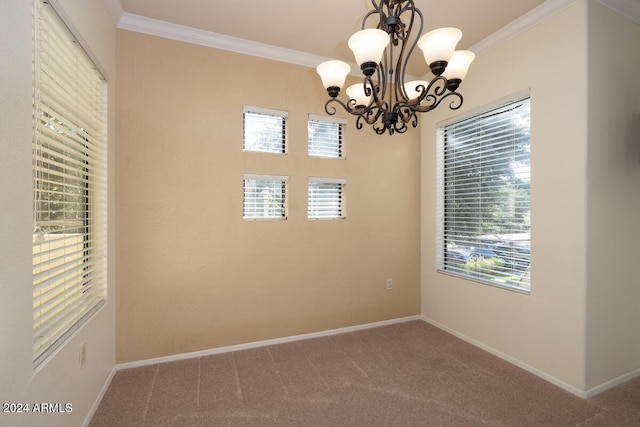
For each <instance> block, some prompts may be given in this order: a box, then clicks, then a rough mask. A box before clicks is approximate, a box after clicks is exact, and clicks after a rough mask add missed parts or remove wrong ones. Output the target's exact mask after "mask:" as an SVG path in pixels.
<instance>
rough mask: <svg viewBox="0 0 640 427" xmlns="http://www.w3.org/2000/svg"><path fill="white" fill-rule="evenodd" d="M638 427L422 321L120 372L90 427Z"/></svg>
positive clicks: (602, 399) (613, 395)
mask: <svg viewBox="0 0 640 427" xmlns="http://www.w3.org/2000/svg"><path fill="white" fill-rule="evenodd" d="M103 426H104V427H119V426H136V427H146V426H149V427H160V426H167V427H169V426H170V427H184V426H202V427H204V426H207V427H209V426H214V427H215V426H233V427H235V426H349V427H358V426H367V427H375V426H589V427H591V426H616V427H619V426H640V378H636V379H634V380H632V381H629V382H627V383H625V384H622V385H619V386H617V387H616V388H613V389H610V390H608V391H606V392H603V393H600V394H599V395H597V396H595V397H593V398H590V399H581V398H579V397H576V396H574V395H573V394H571V393H568V392H566V391H564V390H562V389H560V388H558V387H556V386H554V385H552V384H550V383H548V382H546V381H545V380H543V379H541V378H539V377H537V376H535V375H533V374H531V373H529V372H527V371H525V370H523V369H520V368H518V367H516V366H514V365H512V364H510V363H508V362H505V361H504V360H501V359H499V358H497V357H495V356H493V355H491V354H489V353H487V352H485V351H483V350H481V349H479V348H477V347H475V346H473V345H471V344H468V343H466V342H465V341H462V340H460V339H458V338H456V337H454V336H452V335H450V334H448V333H446V332H444V331H442V330H440V329H438V328H435V327H433V326H431V325H429V324H427V323H425V322H423V321H413V322H407V323H400V324H394V325H390V326H384V327H379V328H373V329H366V330H361V331H356V332H350V333H345V334H340V335H332V336H327V337H321V338H314V339H308V340H302V341H295V342H291V343H286V344H277V345H272V346H268V347H260V348H255V349H250V350H242V351H236V352H231V353H223V354H218V355H212V356H205V357H196V358H191V359H186V360H180V361H176V362H169V363H161V364H155V365H149V366H144V367H140V368H131V369H123V370H120V371H118V372H117V373H116V374H115V376H114V378H113V381H112V382H111V385H110V386H109V389H108V390H107V392H106V393H105V396H104V398H103V399H102V402H101V403H100V406H99V407H98V409H97V410H96V413H95V414H94V417H93V419H92V421H91V424H90V427H103Z"/></svg>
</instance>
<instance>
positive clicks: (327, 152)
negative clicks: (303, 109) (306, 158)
mask: <svg viewBox="0 0 640 427" xmlns="http://www.w3.org/2000/svg"><path fill="white" fill-rule="evenodd" d="M346 122H347V121H346V120H345V119H340V118H326V117H322V116H315V115H311V114H310V115H309V123H308V129H307V133H308V145H309V149H308V153H309V155H310V156H317V157H329V158H343V157H344V152H343V131H344V126H345V124H346Z"/></svg>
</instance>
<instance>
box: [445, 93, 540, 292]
mask: <svg viewBox="0 0 640 427" xmlns="http://www.w3.org/2000/svg"><path fill="white" fill-rule="evenodd" d="M530 101H531V97H530V94H529V91H523V92H520V93H518V94H515V95H513V96H511V97H509V98H506V99H503V100H501V101H500V102H499V103H494V104H491V105H489V106H485V107H483V108H482V109H478V110H475V111H473V112H470V113H467V114H466V115H464V116H459V117H456V118H453V119H451V120H448V121H446V122H442V123H439V124H438V127H437V156H436V174H437V189H436V192H437V194H436V198H437V200H436V210H437V212H436V220H437V224H436V242H435V243H436V270H437V272H439V273H444V274H448V275H452V276H456V277H460V278H463V279H466V280H471V281H475V282H479V283H482V284H487V285H491V286H495V287H498V288H501V289H506V290H510V291H515V292H520V293H524V294H530V292H531V276H530V267H531V257H530V254H531V245H530V242H531V240H530V238H531V224H530V212H531V192H530V184H531V154H530V153H531V138H530V131H531V121H530V120H531V112H530V105H531V102H530ZM519 104H522V105H524V104H528V105H527V106H526V107H525V108H528V109H529V115H528V127H527V128H526V135H527V137H526V138H524V137H523V136H522V135H524V133H522V132H520V131H521V130H522V129H523V128H519V131H514V134H515V136H514V137H512V138H511V140H509V143H510V144H511V146H513V148H512V149H513V150H514V152H515V151H516V150H520V152H521V153H523V152H525V151H527V152H528V156H527V161H528V163H527V165H526V168H524V169H523V170H526V173H524V172H522V170H521V171H520V173H517V172H516V169H518V170H520V167H523V166H521V164H520V160H518V161H513V160H512V161H511V162H510V164H509V165H506V164H502V167H503V168H505V169H504V170H507V167H508V168H510V171H511V175H512V178H511V180H512V183H513V182H518V183H519V184H520V185H521V187H518V188H515V189H514V188H513V187H509V186H508V185H504V186H500V185H495V186H490V187H486V188H487V189H496V188H511V189H512V190H514V191H515V192H514V193H512V195H511V196H509V197H512V198H514V199H513V201H514V203H517V204H518V209H520V211H519V220H520V221H521V222H520V223H517V222H516V220H515V217H514V218H510V219H512V220H513V225H512V226H513V228H514V230H516V229H517V228H520V229H521V230H516V231H517V232H513V233H493V234H492V233H479V234H478V235H476V236H473V234H469V233H468V232H467V234H466V236H467V237H464V235H462V236H463V237H462V238H461V237H460V236H459V239H460V240H458V241H457V242H456V241H452V236H454V235H455V233H456V232H457V230H458V229H456V227H453V228H451V226H449V225H448V224H447V221H448V219H447V218H451V217H448V216H447V214H446V213H445V209H447V203H452V200H453V199H450V200H449V201H446V198H447V195H446V193H451V192H452V191H454V192H455V190H456V189H458V188H464V187H463V186H462V185H460V186H459V187H458V186H455V187H449V186H447V184H445V180H446V174H447V169H446V168H447V166H446V165H445V164H446V163H447V159H446V158H445V155H446V150H447V147H446V144H447V142H446V138H447V137H446V132H447V129H448V128H450V127H452V126H459V125H461V124H464V123H467V124H469V123H471V121H472V120H482V119H488V118H490V117H496V116H497V115H498V114H501V113H508V112H509V111H511V110H514V111H515V109H516V108H518V107H517V105H519ZM468 126H477V124H473V125H468ZM517 135H520V136H519V137H517ZM516 137H517V138H516ZM500 139H501V137H500V138H494V137H486V141H485V138H483V139H476V140H475V141H476V142H474V143H472V146H473V145H474V144H476V143H477V141H481V142H480V144H482V143H483V142H484V143H487V142H489V143H492V144H494V145H492V146H491V148H490V149H487V150H482V151H481V153H483V154H484V156H485V157H486V156H487V155H491V154H493V155H495V154H497V153H498V147H497V145H496V144H498V143H497V142H495V140H500ZM469 140H471V138H470V139H469ZM524 141H526V142H524ZM518 145H520V147H516V146H518ZM466 152H471V149H469V148H466ZM460 155H462V152H461V154H460ZM495 158H499V159H501V160H502V159H503V158H504V162H505V163H506V162H509V160H508V158H506V157H504V156H502V157H499V156H496V157H495ZM495 158H494V159H495ZM451 159H453V160H454V161H455V157H451ZM517 159H520V157H517ZM467 160H468V162H469V163H471V164H473V165H474V169H472V170H473V171H476V170H480V167H477V168H476V167H475V165H478V164H482V163H481V162H479V161H478V160H469V159H467ZM459 168H460V169H462V170H464V171H469V169H468V167H466V168H463V167H462V166H460V167H459ZM470 173H471V172H468V174H470ZM467 176H468V175H467ZM485 176H486V175H485ZM460 179H461V178H458V181H460ZM503 181H509V180H505V179H503ZM498 182H499V181H498ZM456 185H457V184H456ZM465 185H466V184H465ZM445 187H446V188H447V190H446V189H445ZM522 188H526V190H525V193H526V194H527V198H526V201H525V203H524V204H522V199H517V200H516V197H517V196H522V194H523V193H522V192H521V191H522ZM519 191H520V192H519ZM466 193H467V194H465V195H464V196H462V197H463V199H460V200H453V201H455V202H456V203H455V204H453V205H449V206H456V209H459V206H461V205H462V202H464V201H465V200H471V199H473V198H474V197H475V199H474V200H480V199H479V198H478V196H477V195H476V194H475V193H473V192H472V193H468V192H466ZM478 194H481V193H478ZM483 194H484V195H485V198H486V199H491V198H492V197H491V194H493V193H489V192H487V191H484V193H483ZM487 194H489V195H487ZM500 200H502V199H500ZM509 200H510V201H512V199H509ZM490 201H491V200H490ZM494 203H495V202H494ZM490 204H491V203H487V205H490ZM482 206H486V205H480V206H479V209H482ZM523 207H526V208H527V215H526V216H522V215H521V212H522V209H523ZM477 209H478V208H476V210H477ZM514 212H515V210H514ZM456 215H458V214H456ZM482 215H483V214H479V215H478V216H477V217H468V216H466V217H465V220H466V221H467V222H468V223H469V222H470V223H471V224H476V226H477V227H478V228H481V227H482V226H481V225H479V221H478V219H477V218H484V217H483V216H482ZM527 221H528V224H527ZM507 222H508V221H507ZM487 224H491V225H494V226H495V227H496V230H497V229H498V228H499V225H496V224H498V223H491V222H487ZM483 225H484V223H483ZM527 226H528V230H527V232H522V231H523V230H524V229H525V228H526V227H527ZM461 227H462V228H464V227H467V226H461ZM518 239H520V240H518ZM456 243H458V244H457V245H456ZM476 243H477V244H476ZM505 248H508V249H506V250H505ZM516 249H517V250H516ZM507 253H511V255H510V256H509V255H505V254H507ZM513 254H517V255H513ZM485 255H486V257H487V258H485ZM489 256H491V258H488V257H489ZM458 258H459V259H458ZM478 259H480V263H478V262H477V260H478ZM487 259H488V260H490V261H491V262H486V261H483V260H487ZM469 262H472V264H473V265H472V264H468V263H469ZM474 263H475V264H474ZM509 271H510V272H511V277H510V276H509V275H508V274H507V272H509ZM516 272H517V273H518V275H519V276H518V275H516ZM501 274H504V275H505V276H506V277H507V278H506V279H504V278H503V277H501V276H500V275H501ZM516 277H519V278H518V279H516Z"/></svg>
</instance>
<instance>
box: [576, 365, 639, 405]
mask: <svg viewBox="0 0 640 427" xmlns="http://www.w3.org/2000/svg"><path fill="white" fill-rule="evenodd" d="M636 377H640V369H636V370H635V371H631V372H628V373H626V374H624V375H621V376H619V377H618V378H614V379H612V380H610V381H607V382H605V383H602V384H600V385H598V386H595V387H593V388H591V389H589V390H587V391H586V392H585V394H586V397H587V398H589V397H593V396H595V395H596V394H600V393H602V392H603V391H606V390H609V389H610V388H613V387H615V386H617V385H620V384H622V383H626V382H627V381H629V380H632V379H634V378H636Z"/></svg>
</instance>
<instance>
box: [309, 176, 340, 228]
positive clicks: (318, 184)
mask: <svg viewBox="0 0 640 427" xmlns="http://www.w3.org/2000/svg"><path fill="white" fill-rule="evenodd" d="M346 183H347V181H346V180H344V179H333V178H309V210H308V217H309V219H330V218H344V217H345V212H344V187H345V185H346Z"/></svg>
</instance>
